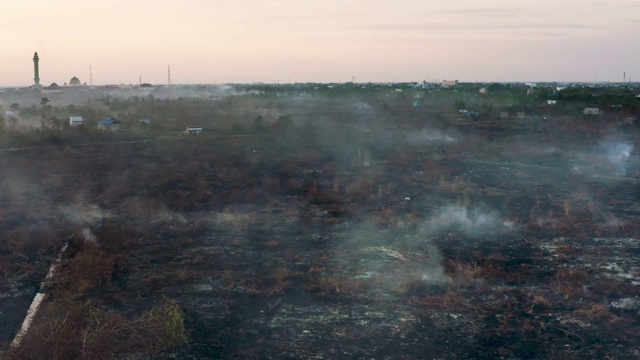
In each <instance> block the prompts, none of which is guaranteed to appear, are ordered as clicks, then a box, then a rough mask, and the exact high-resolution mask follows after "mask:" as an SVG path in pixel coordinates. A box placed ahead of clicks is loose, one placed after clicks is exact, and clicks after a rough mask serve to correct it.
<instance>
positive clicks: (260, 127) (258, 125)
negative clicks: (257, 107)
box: [253, 115, 265, 132]
mask: <svg viewBox="0 0 640 360" xmlns="http://www.w3.org/2000/svg"><path fill="white" fill-rule="evenodd" d="M264 130H265V126H264V118H263V117H262V116H261V115H258V116H256V118H255V119H253V131H256V132H262V131H264Z"/></svg>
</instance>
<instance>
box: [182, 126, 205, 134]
mask: <svg viewBox="0 0 640 360" xmlns="http://www.w3.org/2000/svg"><path fill="white" fill-rule="evenodd" d="M184 133H185V134H187V135H200V133H202V128H201V127H192V126H187V127H186V128H184Z"/></svg>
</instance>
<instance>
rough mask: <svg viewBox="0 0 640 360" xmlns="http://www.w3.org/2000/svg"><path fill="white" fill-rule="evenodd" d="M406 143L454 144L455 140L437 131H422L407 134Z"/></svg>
mask: <svg viewBox="0 0 640 360" xmlns="http://www.w3.org/2000/svg"><path fill="white" fill-rule="evenodd" d="M407 141H408V142H409V143H410V144H411V145H437V144H448V143H453V142H456V141H457V139H456V138H454V137H453V136H451V135H448V134H445V133H444V132H442V131H440V130H438V129H428V128H427V129H422V131H420V132H412V133H409V134H407Z"/></svg>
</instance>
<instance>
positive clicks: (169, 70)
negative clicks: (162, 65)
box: [167, 65, 171, 87]
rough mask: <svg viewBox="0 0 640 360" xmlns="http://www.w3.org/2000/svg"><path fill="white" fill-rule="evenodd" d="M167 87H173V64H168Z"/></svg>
mask: <svg viewBox="0 0 640 360" xmlns="http://www.w3.org/2000/svg"><path fill="white" fill-rule="evenodd" d="M167 87H171V65H167Z"/></svg>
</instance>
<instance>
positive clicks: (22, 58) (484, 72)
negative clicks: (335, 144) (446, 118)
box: [0, 0, 640, 86]
mask: <svg viewBox="0 0 640 360" xmlns="http://www.w3.org/2000/svg"><path fill="white" fill-rule="evenodd" d="M0 10H1V13H2V21H1V22H0V44H1V46H0V59H1V60H0V61H1V62H2V63H1V66H0V85H2V86H9V85H30V84H32V83H33V62H32V60H31V58H32V56H33V52H34V51H38V53H39V55H40V78H41V83H42V84H43V85H49V84H51V83H52V82H56V83H58V84H60V85H62V84H63V83H65V82H68V81H69V79H70V78H71V77H72V76H74V75H75V76H77V77H78V78H80V80H81V81H82V82H87V83H89V66H91V67H92V69H93V82H94V84H96V85H101V84H120V83H125V84H136V83H138V81H139V77H140V76H141V77H142V81H143V82H150V83H154V84H159V83H162V84H164V83H166V82H167V66H168V65H170V66H171V80H172V83H213V82H216V83H224V82H253V81H261V82H276V81H280V82H283V83H284V82H308V81H317V82H345V81H350V80H351V78H352V76H355V77H356V81H358V82H369V81H371V82H387V81H422V80H427V81H436V80H437V81H440V80H443V79H458V80H460V81H594V80H597V81H622V79H623V73H624V72H626V74H627V80H628V79H629V78H631V80H632V81H636V80H637V81H640V46H639V45H638V39H640V1H638V0H609V1H589V0H587V1H577V0H554V1H551V0H402V1H397V0H55V1H54V0H20V1H2V2H1V4H0Z"/></svg>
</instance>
